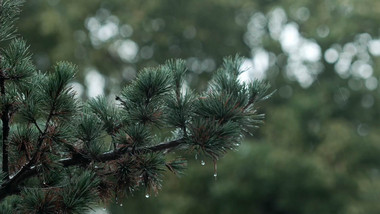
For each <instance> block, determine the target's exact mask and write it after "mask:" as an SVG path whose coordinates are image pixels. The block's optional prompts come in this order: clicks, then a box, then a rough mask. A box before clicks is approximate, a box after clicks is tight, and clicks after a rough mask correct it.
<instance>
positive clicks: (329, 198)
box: [19, 0, 380, 214]
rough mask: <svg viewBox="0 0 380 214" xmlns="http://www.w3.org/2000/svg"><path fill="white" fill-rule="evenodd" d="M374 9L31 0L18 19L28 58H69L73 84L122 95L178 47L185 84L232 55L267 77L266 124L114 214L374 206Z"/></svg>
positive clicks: (378, 185)
mask: <svg viewBox="0 0 380 214" xmlns="http://www.w3.org/2000/svg"><path fill="white" fill-rule="evenodd" d="M379 10H380V2H379V1H374V0H361V1H355V0H322V1H311V0H297V1H293V0H283V1H276V0H270V1H268V0H257V1H249V0H236V1H232V0H207V1H196V0H187V1H184V0H167V1H130V0H108V1H104V0H103V1H102V0H82V1H73V0H65V1H60V0H35V1H28V2H27V3H26V5H25V7H24V11H23V12H22V17H21V19H20V21H19V28H20V34H21V35H23V36H24V38H25V39H26V40H27V41H28V43H30V44H31V49H32V52H33V53H36V54H35V55H34V60H35V62H36V64H37V66H38V68H39V69H42V70H46V69H48V68H49V67H50V65H51V64H52V63H54V62H55V61H57V60H69V61H72V62H74V63H76V64H78V65H79V68H80V70H82V71H83V72H82V73H80V74H79V77H78V80H77V81H78V82H77V83H76V85H75V86H76V88H77V89H78V90H79V91H80V90H81V87H84V92H86V91H87V89H88V90H90V89H93V88H95V89H97V90H99V92H100V93H101V92H102V91H103V89H104V93H105V94H106V95H114V94H119V93H120V88H121V86H123V85H125V84H127V83H128V82H129V81H130V80H131V79H133V78H134V77H135V73H136V71H137V70H140V69H141V68H143V67H146V66H153V65H157V64H158V63H163V62H164V61H165V60H167V59H169V58H183V59H185V60H186V63H187V66H188V67H189V68H190V72H189V74H188V79H187V82H188V85H189V86H190V87H191V88H193V89H196V90H201V89H203V87H204V83H205V82H206V81H208V80H209V78H210V71H212V70H214V69H215V68H216V67H217V66H218V65H219V64H220V63H221V59H222V58H223V57H224V56H226V55H234V54H235V53H241V54H242V55H243V56H245V57H246V59H247V60H246V64H247V67H246V68H247V69H248V77H260V75H259V74H260V72H261V73H262V74H263V77H264V78H266V79H267V80H269V81H270V82H271V83H272V86H273V88H277V89H278V92H277V93H276V94H275V96H274V98H273V99H272V100H271V101H270V102H268V103H266V104H265V106H264V107H263V108H262V112H264V113H266V114H267V119H266V124H265V125H264V126H263V128H262V129H260V130H258V131H257V132H256V133H254V137H253V138H252V139H250V141H253V143H250V142H247V143H246V144H245V145H243V147H242V148H240V150H239V151H238V152H236V153H234V154H229V155H228V157H226V158H223V159H222V160H221V161H219V163H218V165H219V169H218V176H217V180H216V181H214V177H213V176H212V175H213V172H214V171H213V168H212V166H211V165H212V164H211V163H209V162H208V160H205V161H206V166H205V167H202V166H201V165H200V164H199V162H200V157H199V158H198V160H194V163H193V164H191V163H190V168H189V170H188V171H187V173H186V175H185V176H184V177H183V178H181V179H177V178H174V177H170V176H169V177H168V180H167V182H166V183H165V184H164V187H163V190H162V191H161V193H160V195H159V196H158V197H151V198H149V199H145V197H144V196H143V194H144V193H141V195H136V196H135V197H131V198H128V199H126V202H125V203H124V206H123V207H119V206H117V207H116V206H115V205H110V210H111V211H112V213H118V211H119V212H120V213H123V211H122V210H123V209H124V210H126V211H128V213H259V214H261V213H262V214H287V213H289V214H290V213H291V214H294V213H307V214H310V213H326V214H327V213H334V214H336V213H349V214H361V213H363V214H364V213H365V214H371V213H378V210H380V205H379V203H378V201H379V199H380V198H379V197H380V173H379V164H380V143H379V141H380V135H379V133H380V132H379V128H380V126H379V123H380V122H379V121H380V120H379V118H380V117H379V112H380V111H379V110H378V109H379V102H380V99H379V98H380V96H379V92H380V89H379V87H378V81H379V75H380V69H379V65H380V57H379V56H380V37H379V33H380V25H379V23H380V14H379V13H378V11H379ZM95 74H96V75H95ZM94 75H95V76H97V77H99V76H100V80H99V78H94ZM103 78H104V79H103ZM95 80H96V81H95ZM94 82H95V83H97V84H96V85H95V86H91V84H94ZM82 96H83V97H84V98H85V97H87V96H92V95H91V93H83V95H82ZM111 98H112V99H113V97H111ZM191 159H194V158H193V157H191Z"/></svg>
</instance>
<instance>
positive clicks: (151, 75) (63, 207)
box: [0, 0, 271, 213]
mask: <svg viewBox="0 0 380 214" xmlns="http://www.w3.org/2000/svg"><path fill="white" fill-rule="evenodd" d="M21 4H22V1H20V0H3V1H1V0H0V42H2V43H1V44H2V45H5V46H6V47H5V48H1V50H0V89H1V90H0V92H1V97H0V101H1V102H0V111H1V112H0V114H1V121H2V123H1V129H2V132H1V139H2V140H1V142H2V150H1V159H2V170H1V171H2V172H1V183H0V201H1V204H0V206H1V209H0V210H1V211H0V212H1V213H83V212H85V211H86V210H87V209H89V208H91V206H93V205H94V204H95V203H97V202H100V201H101V200H103V201H104V202H109V201H117V198H118V197H123V196H126V195H129V194H131V193H132V192H134V191H136V190H139V189H142V190H143V191H146V196H147V197H149V196H150V195H151V194H157V192H158V191H159V190H160V188H161V184H162V180H163V173H164V172H165V171H166V170H168V171H171V172H173V173H174V174H177V175H180V174H181V173H182V172H183V170H184V168H185V166H186V160H185V159H184V158H182V157H178V158H173V155H167V154H169V153H171V152H173V151H178V152H182V153H183V154H186V153H187V154H189V153H193V154H196V155H202V156H205V157H209V158H211V159H212V160H213V161H214V163H216V161H217V160H218V159H219V158H220V157H221V156H223V155H224V154H225V153H226V152H228V151H230V150H233V149H235V148H237V147H238V146H239V144H240V142H241V140H242V138H243V136H244V135H245V134H249V133H251V132H252V129H253V128H256V127H257V126H258V125H259V124H261V123H262V121H263V118H264V117H263V115H261V114H258V113H257V111H256V110H257V103H259V102H261V101H263V100H266V99H268V98H269V97H270V95H271V94H268V90H269V85H268V84H267V83H265V82H262V81H253V82H252V83H242V82H241V81H239V76H240V74H241V72H242V70H241V63H242V59H241V58H240V57H238V56H236V57H228V58H226V59H225V60H224V63H223V65H222V66H221V68H220V69H219V70H218V71H217V72H216V73H215V75H214V77H213V79H212V81H211V83H210V84H209V87H208V89H207V90H206V91H205V92H203V93H195V92H194V91H191V90H189V89H187V88H186V81H185V77H186V72H187V68H186V63H185V61H183V60H169V61H167V62H166V64H165V65H162V66H159V67H156V68H146V69H144V70H143V71H141V72H140V73H139V74H138V76H137V78H136V79H135V80H134V81H133V83H131V84H130V85H128V86H126V87H125V88H124V90H123V91H122V92H121V94H120V96H117V97H116V101H115V102H114V103H113V102H109V100H108V99H107V98H106V97H97V98H94V99H90V100H89V101H87V102H83V101H81V100H79V99H78V98H76V96H75V92H74V90H73V89H72V87H71V86H70V82H71V81H72V80H73V78H74V77H75V73H76V72H77V67H76V66H74V65H72V64H71V63H69V62H59V63H57V64H56V65H55V66H53V68H52V69H51V71H49V72H46V73H44V72H40V71H37V70H36V68H35V67H34V65H33V63H32V61H31V54H30V53H29V50H28V46H27V45H26V42H25V41H23V40H22V39H21V38H19V37H17V36H16V34H15V33H16V30H15V27H14V22H15V20H16V19H17V15H18V13H19V11H20V9H19V8H20V6H21ZM163 130H173V131H172V135H171V136H169V137H167V136H166V137H164V136H163V135H162V134H160V131H163ZM177 154H178V153H177Z"/></svg>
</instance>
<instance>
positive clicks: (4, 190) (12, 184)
mask: <svg viewBox="0 0 380 214" xmlns="http://www.w3.org/2000/svg"><path fill="white" fill-rule="evenodd" d="M184 143H185V140H184V139H179V140H174V141H170V142H166V143H160V144H157V145H154V146H150V147H143V148H138V149H136V150H135V151H134V152H135V153H139V154H143V153H150V152H162V151H165V150H168V149H174V148H177V147H178V146H180V145H182V144H184ZM128 153H131V150H128V148H126V147H123V148H119V149H116V150H113V151H111V152H106V153H103V154H101V155H99V156H97V157H96V158H94V159H91V158H89V157H88V156H86V155H85V154H81V153H75V154H74V155H73V156H72V157H71V158H65V159H61V160H59V161H58V163H59V164H60V165H61V166H63V167H64V168H68V167H72V166H81V167H87V166H88V165H89V164H90V163H92V162H107V161H113V160H117V159H119V158H121V157H122V156H123V155H125V154H128ZM38 169H39V165H33V164H31V162H29V163H28V164H26V165H25V166H23V167H22V168H21V170H20V171H18V172H17V173H16V174H15V175H13V176H11V177H10V179H9V180H7V181H5V182H4V183H3V184H2V185H1V187H0V201H2V200H3V199H4V198H5V197H7V196H10V195H14V194H17V193H19V192H20V191H21V189H20V188H21V187H20V183H22V182H23V181H25V180H27V179H28V178H31V177H33V176H36V175H38V174H39V173H41V172H40V171H39V170H38Z"/></svg>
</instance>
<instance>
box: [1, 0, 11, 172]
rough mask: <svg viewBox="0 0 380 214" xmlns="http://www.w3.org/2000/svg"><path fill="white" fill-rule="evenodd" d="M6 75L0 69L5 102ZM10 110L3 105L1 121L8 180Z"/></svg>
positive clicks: (6, 105)
mask: <svg viewBox="0 0 380 214" xmlns="http://www.w3.org/2000/svg"><path fill="white" fill-rule="evenodd" d="M0 3H1V2H0ZM0 9H1V8H0ZM1 60H2V57H1V55H0V62H1ZM5 76H6V75H5V73H4V70H3V69H2V68H0V92H1V97H2V98H3V100H5ZM9 110H10V106H9V104H8V103H5V104H4V103H3V109H2V112H1V121H2V123H3V129H2V131H3V139H2V140H3V146H2V149H3V161H2V165H3V166H2V170H3V173H4V174H5V176H6V179H8V175H9V162H8V136H9V131H10V128H9Z"/></svg>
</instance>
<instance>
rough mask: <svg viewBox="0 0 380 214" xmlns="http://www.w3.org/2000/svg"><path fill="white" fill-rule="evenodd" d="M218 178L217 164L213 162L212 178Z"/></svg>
mask: <svg viewBox="0 0 380 214" xmlns="http://www.w3.org/2000/svg"><path fill="white" fill-rule="evenodd" d="M217 176H218V164H217V162H216V160H214V178H215V180H216V177H217Z"/></svg>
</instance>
